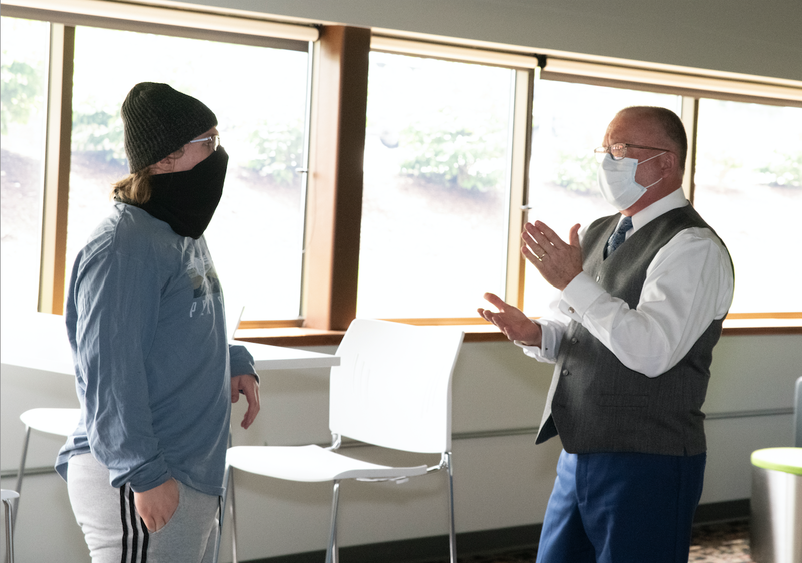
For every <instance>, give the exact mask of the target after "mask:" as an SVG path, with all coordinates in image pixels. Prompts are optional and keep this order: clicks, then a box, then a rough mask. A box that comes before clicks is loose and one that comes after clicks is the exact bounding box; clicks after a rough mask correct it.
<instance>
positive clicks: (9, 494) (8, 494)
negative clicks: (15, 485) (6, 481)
mask: <svg viewBox="0 0 802 563" xmlns="http://www.w3.org/2000/svg"><path fill="white" fill-rule="evenodd" d="M2 491H3V501H7V500H11V499H15V498H19V493H18V492H17V491H12V490H9V489H2Z"/></svg>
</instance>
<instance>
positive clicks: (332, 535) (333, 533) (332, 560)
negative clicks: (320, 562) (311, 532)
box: [326, 481, 340, 563]
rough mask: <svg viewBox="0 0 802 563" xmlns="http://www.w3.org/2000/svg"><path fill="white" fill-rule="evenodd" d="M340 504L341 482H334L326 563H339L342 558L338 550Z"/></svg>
mask: <svg viewBox="0 0 802 563" xmlns="http://www.w3.org/2000/svg"><path fill="white" fill-rule="evenodd" d="M339 502H340V482H339V481H334V486H333V487H332V495H331V530H330V531H329V548H328V549H327V550H326V563H338V561H339V559H340V556H339V553H338V548H337V505H338V504H339Z"/></svg>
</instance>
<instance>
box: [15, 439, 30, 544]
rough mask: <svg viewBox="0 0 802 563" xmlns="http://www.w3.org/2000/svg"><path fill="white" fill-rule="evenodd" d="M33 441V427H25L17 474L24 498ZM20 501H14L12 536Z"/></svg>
mask: <svg viewBox="0 0 802 563" xmlns="http://www.w3.org/2000/svg"><path fill="white" fill-rule="evenodd" d="M30 439H31V427H30V426H27V425H26V426H25V440H23V442H22V456H20V462H19V471H18V472H17V489H16V491H17V493H19V495H20V496H22V478H23V476H24V475H25V459H26V458H27V457H28V442H29V441H30ZM19 499H20V497H17V498H16V499H14V511H13V512H14V515H13V519H12V522H11V534H12V535H13V534H14V530H16V528H17V514H18V513H19Z"/></svg>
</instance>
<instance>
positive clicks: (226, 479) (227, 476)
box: [212, 463, 236, 563]
mask: <svg viewBox="0 0 802 563" xmlns="http://www.w3.org/2000/svg"><path fill="white" fill-rule="evenodd" d="M223 483H224V484H225V489H224V490H223V495H222V496H221V497H220V508H219V510H218V511H217V513H218V516H217V518H218V521H217V543H216V544H215V550H214V558H213V559H212V563H217V562H218V561H219V560H220V543H221V542H222V540H223V524H224V523H225V520H226V502H227V501H228V491H229V490H230V488H231V466H230V465H228V463H226V470H225V473H224V474H223ZM235 561H236V556H235Z"/></svg>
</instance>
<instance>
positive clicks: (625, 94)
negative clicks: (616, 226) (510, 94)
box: [519, 80, 681, 316]
mask: <svg viewBox="0 0 802 563" xmlns="http://www.w3.org/2000/svg"><path fill="white" fill-rule="evenodd" d="M533 105H534V109H533V116H534V117H533V119H532V159H531V164H530V167H529V195H528V197H527V201H528V207H529V208H530V209H529V212H528V217H527V220H535V219H539V220H541V221H543V222H544V223H546V224H547V225H549V226H550V227H551V228H552V229H554V231H555V232H556V233H557V234H558V235H559V236H560V237H561V238H562V239H563V240H565V241H567V240H568V231H569V230H570V228H571V227H572V226H573V225H575V224H576V223H579V224H581V225H583V226H588V225H589V224H590V223H591V222H592V221H594V220H595V219H598V218H599V217H604V216H606V215H612V214H613V213H615V212H616V210H615V209H613V208H612V207H611V206H610V205H609V204H608V203H607V202H606V201H605V200H604V198H603V197H602V196H601V193H600V192H599V188H598V183H597V181H596V170H597V167H598V164H597V163H596V158H595V157H594V154H593V149H594V148H596V147H598V146H599V145H601V144H602V139H603V137H604V132H605V130H606V129H607V125H608V124H609V123H610V121H611V120H612V118H613V116H615V114H616V113H617V112H618V111H619V110H621V109H623V108H625V107H627V106H633V105H653V106H662V107H667V108H668V109H671V110H673V111H675V112H677V113H680V110H681V100H680V98H679V96H676V95H671V94H656V93H651V92H641V91H637V90H624V89H621V88H610V87H606V86H593V85H589V84H576V83H570V82H558V81H554V80H541V81H539V82H538V83H537V84H536V85H535V99H534V104H533ZM519 246H520V245H519ZM525 273H526V287H525V293H524V310H525V312H526V313H527V314H528V315H530V316H539V315H541V314H543V312H544V311H546V310H547V309H548V305H549V302H550V301H551V299H552V298H553V297H554V291H555V290H554V288H552V287H551V286H550V285H549V284H548V283H547V282H546V281H545V280H544V279H543V278H542V276H541V275H540V273H539V272H538V271H537V269H536V268H535V267H534V266H532V265H531V264H529V263H528V262H527V265H526V269H525Z"/></svg>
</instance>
